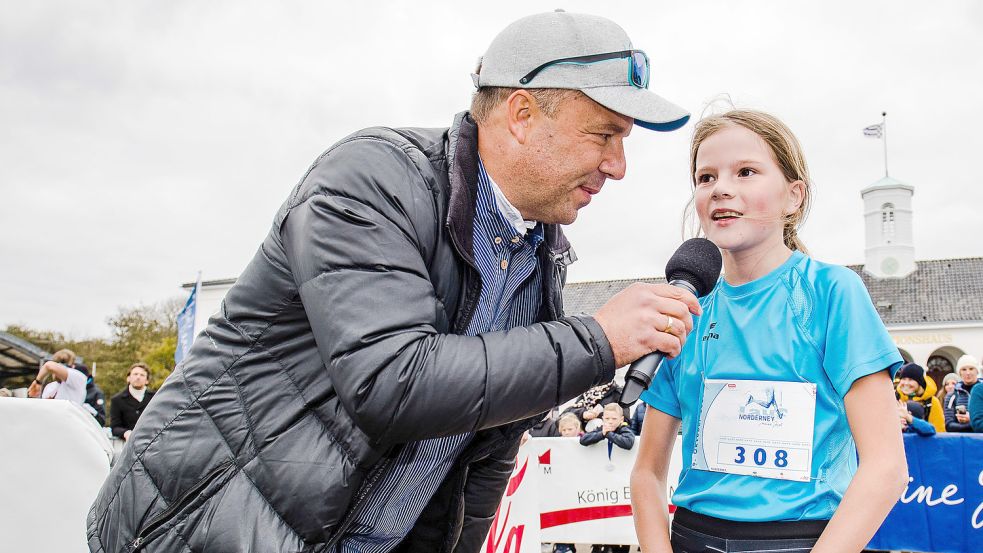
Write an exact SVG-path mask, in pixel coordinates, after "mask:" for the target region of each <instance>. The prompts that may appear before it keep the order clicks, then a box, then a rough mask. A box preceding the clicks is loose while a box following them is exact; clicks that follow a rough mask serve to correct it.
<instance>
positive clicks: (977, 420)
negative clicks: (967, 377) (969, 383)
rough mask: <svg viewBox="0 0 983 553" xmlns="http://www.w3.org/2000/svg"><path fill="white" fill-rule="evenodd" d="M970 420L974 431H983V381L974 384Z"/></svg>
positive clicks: (970, 404) (970, 396)
mask: <svg viewBox="0 0 983 553" xmlns="http://www.w3.org/2000/svg"><path fill="white" fill-rule="evenodd" d="M969 422H970V424H972V425H973V431H974V432H983V383H978V384H977V385H976V386H973V390H972V392H971V393H970V394H969Z"/></svg>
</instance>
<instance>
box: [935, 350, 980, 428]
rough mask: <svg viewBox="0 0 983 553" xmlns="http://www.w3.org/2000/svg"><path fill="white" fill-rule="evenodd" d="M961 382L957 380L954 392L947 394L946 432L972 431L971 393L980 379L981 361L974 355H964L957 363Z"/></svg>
mask: <svg viewBox="0 0 983 553" xmlns="http://www.w3.org/2000/svg"><path fill="white" fill-rule="evenodd" d="M956 372H957V373H958V374H959V380H960V381H959V382H956V385H955V387H954V388H953V389H952V392H951V393H949V395H947V396H946V398H945V401H944V402H943V406H944V408H945V430H946V432H972V431H973V426H972V425H971V424H970V422H969V395H970V393H972V391H973V388H974V387H976V383H977V381H979V379H980V362H979V361H977V360H976V358H975V357H973V356H972V355H963V356H962V357H960V358H959V361H958V362H957V363H956Z"/></svg>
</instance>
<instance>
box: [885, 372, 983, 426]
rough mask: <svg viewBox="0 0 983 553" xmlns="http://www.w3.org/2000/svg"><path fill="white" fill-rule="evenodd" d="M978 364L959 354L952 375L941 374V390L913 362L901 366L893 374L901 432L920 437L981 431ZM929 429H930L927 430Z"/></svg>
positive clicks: (982, 392)
mask: <svg viewBox="0 0 983 553" xmlns="http://www.w3.org/2000/svg"><path fill="white" fill-rule="evenodd" d="M979 381H980V362H979V360H978V359H977V358H976V357H974V356H972V355H963V356H962V357H960V358H959V361H958V362H957V363H956V370H955V372H952V373H949V374H947V375H945V377H943V379H942V389H941V390H936V386H935V381H934V380H933V379H931V378H928V377H927V376H926V373H925V370H924V369H923V368H922V367H921V366H919V365H916V364H915V363H908V364H906V365H904V366H903V367H901V369H900V370H899V371H898V374H897V388H896V392H895V395H896V396H897V397H898V414H899V415H900V417H901V425H902V431H904V432H914V433H917V434H919V435H921V436H932V435H935V434H937V433H941V432H983V386H978V385H977V384H978V383H979ZM929 427H930V428H929Z"/></svg>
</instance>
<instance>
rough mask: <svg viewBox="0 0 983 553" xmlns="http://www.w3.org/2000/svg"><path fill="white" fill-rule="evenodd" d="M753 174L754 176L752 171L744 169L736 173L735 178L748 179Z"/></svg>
mask: <svg viewBox="0 0 983 553" xmlns="http://www.w3.org/2000/svg"><path fill="white" fill-rule="evenodd" d="M753 174H754V169H751V168H749V167H744V168H743V169H741V170H740V171H738V172H737V176H739V177H750V176H751V175H753Z"/></svg>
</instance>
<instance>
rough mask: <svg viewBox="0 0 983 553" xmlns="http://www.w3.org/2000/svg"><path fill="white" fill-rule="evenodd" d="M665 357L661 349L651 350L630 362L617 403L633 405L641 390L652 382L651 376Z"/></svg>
mask: <svg viewBox="0 0 983 553" xmlns="http://www.w3.org/2000/svg"><path fill="white" fill-rule="evenodd" d="M665 358H666V354H664V353H662V352H661V351H653V352H652V353H649V354H647V355H645V356H643V357H642V358H641V359H639V360H637V361H635V362H634V363H632V364H631V367H630V368H629V369H628V374H626V375H625V387H624V388H623V389H622V390H621V399H619V400H618V405H620V406H622V407H631V406H632V405H634V404H635V402H636V401H638V397H639V396H641V395H642V392H644V391H645V390H646V389H648V387H649V384H651V383H652V377H654V376H655V374H656V373H657V372H659V367H660V366H661V365H662V360H663V359H665Z"/></svg>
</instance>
